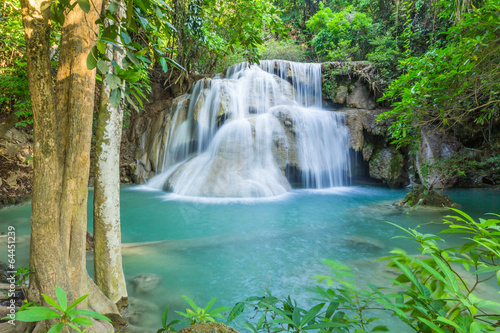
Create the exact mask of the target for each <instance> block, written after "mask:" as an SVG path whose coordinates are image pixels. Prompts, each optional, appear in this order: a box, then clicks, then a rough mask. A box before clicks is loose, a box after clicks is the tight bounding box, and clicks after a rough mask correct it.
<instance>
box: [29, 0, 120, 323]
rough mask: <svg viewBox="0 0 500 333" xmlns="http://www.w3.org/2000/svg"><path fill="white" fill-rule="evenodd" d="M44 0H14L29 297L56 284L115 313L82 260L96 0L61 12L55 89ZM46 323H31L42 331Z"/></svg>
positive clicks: (98, 4)
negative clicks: (27, 158) (22, 95)
mask: <svg viewBox="0 0 500 333" xmlns="http://www.w3.org/2000/svg"><path fill="white" fill-rule="evenodd" d="M47 4H48V2H47V1H46V0H21V6H22V17H23V25H24V31H25V38H26V49H27V68H28V84H29V90H30V94H31V104H32V109H33V118H34V124H33V127H34V152H33V155H34V161H33V162H34V183H33V199H32V215H31V244H30V267H31V268H32V269H34V271H35V274H34V275H32V276H31V277H30V287H29V298H30V300H33V301H36V302H38V303H40V304H45V301H44V300H43V298H42V297H41V294H42V293H43V294H46V295H51V296H54V290H55V287H56V286H60V287H61V288H63V289H64V290H65V291H66V292H67V293H68V298H69V301H70V302H73V301H74V300H75V299H76V298H77V297H80V296H82V295H85V294H89V293H90V294H91V295H90V297H89V298H93V300H92V301H90V302H87V301H85V302H83V303H81V307H82V308H86V307H90V308H92V309H94V310H96V311H100V312H110V313H111V312H114V313H116V307H115V308H113V307H112V306H111V305H110V302H109V300H108V299H107V298H106V297H105V296H104V295H103V294H102V293H99V290H98V289H97V288H95V285H93V282H92V280H91V279H90V278H89V276H88V274H87V271H86V260H85V259H86V258H85V237H86V227H87V195H88V189H87V184H88V176H89V167H90V139H91V132H92V131H91V128H92V113H93V107H94V89H95V71H89V70H87V67H86V58H87V55H88V54H89V52H90V50H91V49H92V47H93V46H94V45H95V39H96V38H95V32H96V31H98V26H97V25H96V24H95V22H96V20H97V19H98V17H99V14H100V13H99V12H98V9H99V10H100V8H101V6H102V3H101V0H93V1H92V6H91V9H90V11H89V13H87V14H85V13H84V12H83V11H82V10H81V9H80V7H79V6H76V7H75V8H73V9H72V10H71V11H69V12H68V11H66V12H65V22H64V25H63V27H62V29H61V47H60V56H59V69H58V72H57V77H56V80H55V88H56V89H54V78H53V77H52V75H51V68H50V54H49V48H50V30H51V23H50V6H48V5H47ZM97 8H98V9H97ZM91 303H93V305H92V304H91ZM47 325H49V323H46V322H40V323H39V328H40V329H41V331H42V332H43V331H45V330H47V329H48V326H47ZM101 327H102V326H101ZM96 329H97V328H96ZM105 331H106V330H102V332H105Z"/></svg>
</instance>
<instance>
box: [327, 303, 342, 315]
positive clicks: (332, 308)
mask: <svg viewBox="0 0 500 333" xmlns="http://www.w3.org/2000/svg"><path fill="white" fill-rule="evenodd" d="M339 304H340V303H339V302H334V301H331V302H330V305H328V308H327V309H326V314H325V318H330V317H331V316H333V313H334V312H335V311H336V310H337V308H338V307H339Z"/></svg>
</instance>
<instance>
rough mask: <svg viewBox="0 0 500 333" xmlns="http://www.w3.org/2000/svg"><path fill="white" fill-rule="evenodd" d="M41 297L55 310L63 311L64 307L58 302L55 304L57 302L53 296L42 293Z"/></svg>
mask: <svg viewBox="0 0 500 333" xmlns="http://www.w3.org/2000/svg"><path fill="white" fill-rule="evenodd" d="M42 297H43V298H44V299H45V301H46V302H47V303H49V304H50V305H52V306H53V307H55V308H56V309H57V310H59V311H61V312H64V309H63V308H62V307H61V306H60V305H59V304H57V302H56V301H55V300H54V299H53V298H51V297H49V296H47V295H44V294H42Z"/></svg>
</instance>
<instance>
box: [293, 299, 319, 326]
mask: <svg viewBox="0 0 500 333" xmlns="http://www.w3.org/2000/svg"><path fill="white" fill-rule="evenodd" d="M324 306H325V303H320V304H318V305H316V306H314V307H312V308H311V309H310V310H309V311H307V313H306V314H305V315H304V317H303V318H302V320H301V321H300V325H299V326H300V327H303V326H304V325H305V324H307V323H309V322H310V321H311V320H312V319H313V318H314V317H316V315H317V314H318V313H319V312H320V311H321V309H323V307H324Z"/></svg>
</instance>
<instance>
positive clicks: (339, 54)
mask: <svg viewBox="0 0 500 333" xmlns="http://www.w3.org/2000/svg"><path fill="white" fill-rule="evenodd" d="M307 28H308V29H309V30H311V31H312V32H313V33H314V34H315V37H314V38H313V40H312V45H313V46H314V48H315V50H316V52H317V53H318V55H319V56H320V57H322V58H323V59H324V60H326V61H348V60H364V59H365V57H366V54H367V53H368V51H369V49H370V43H369V41H370V40H371V38H372V37H373V35H374V33H375V30H376V27H375V26H374V24H373V20H372V18H371V17H370V16H368V15H367V14H366V13H362V12H358V11H357V10H356V9H355V8H354V7H353V6H347V7H346V8H345V9H344V10H342V11H340V12H333V11H332V10H331V9H330V8H329V7H324V6H322V5H321V6H320V11H318V12H317V13H316V14H314V16H312V17H311V18H310V19H309V21H307Z"/></svg>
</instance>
